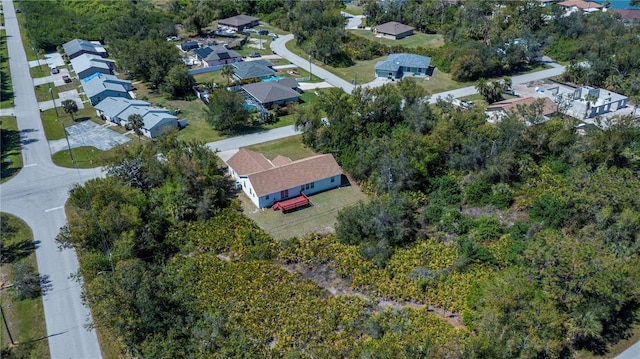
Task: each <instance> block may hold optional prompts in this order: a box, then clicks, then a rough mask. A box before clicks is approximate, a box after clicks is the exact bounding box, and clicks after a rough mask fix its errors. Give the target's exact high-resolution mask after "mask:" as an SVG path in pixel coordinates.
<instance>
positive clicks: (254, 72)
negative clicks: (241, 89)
mask: <svg viewBox="0 0 640 359" xmlns="http://www.w3.org/2000/svg"><path fill="white" fill-rule="evenodd" d="M231 66H233V78H234V79H236V80H244V79H253V78H259V79H266V78H269V77H272V76H273V75H274V74H275V73H276V72H275V70H273V64H272V63H271V62H269V61H268V60H255V61H247V62H236V63H234V64H232V65H231Z"/></svg>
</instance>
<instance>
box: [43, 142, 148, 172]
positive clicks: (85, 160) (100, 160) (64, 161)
mask: <svg viewBox="0 0 640 359" xmlns="http://www.w3.org/2000/svg"><path fill="white" fill-rule="evenodd" d="M136 141H137V140H136ZM109 151H111V150H109ZM109 151H102V150H99V149H97V148H95V147H93V146H83V147H76V148H72V149H71V152H72V153H73V158H74V159H75V161H76V163H75V164H74V163H73V161H72V160H71V155H70V154H69V150H64V151H60V152H56V153H54V154H53V155H52V156H51V159H52V160H53V163H55V164H56V165H58V166H60V167H67V168H76V167H78V168H94V167H99V166H103V165H105V159H106V156H107V155H108V152H109Z"/></svg>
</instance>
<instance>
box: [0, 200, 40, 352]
mask: <svg viewBox="0 0 640 359" xmlns="http://www.w3.org/2000/svg"><path fill="white" fill-rule="evenodd" d="M0 215H1V216H2V217H5V218H7V220H8V224H9V226H10V227H13V228H16V229H17V232H15V233H14V234H13V235H8V236H6V237H3V238H2V247H3V256H4V258H5V261H3V262H2V265H0V272H1V273H2V274H3V276H2V280H4V281H7V282H8V283H11V282H13V272H12V269H13V265H14V264H15V263H17V262H18V261H28V262H30V263H31V264H32V265H33V267H34V268H36V269H37V268H38V267H37V263H36V256H35V247H34V244H33V234H32V233H31V229H30V228H29V226H27V224H26V223H24V222H23V221H21V220H20V219H18V218H16V217H14V216H11V215H9V214H6V213H2V214H0ZM5 230H6V229H5V228H2V229H0V231H2V232H3V233H4V232H5ZM13 293H14V292H13V289H12V288H9V289H7V290H3V291H0V301H1V302H2V308H3V310H4V314H5V315H6V317H5V318H6V320H7V325H8V326H9V330H10V331H11V336H12V337H13V340H14V341H15V342H18V343H20V345H18V346H17V347H16V348H14V349H12V354H14V355H15V357H16V358H18V357H20V358H48V357H49V343H48V341H47V340H46V337H47V330H46V327H45V321H44V309H43V307H42V298H40V297H38V298H34V299H24V300H17V299H15V298H13ZM9 342H10V341H9V338H8V335H7V332H6V330H5V328H4V325H3V327H2V330H0V343H1V347H2V348H1V349H4V348H6V347H8V344H9ZM12 357H13V356H12Z"/></svg>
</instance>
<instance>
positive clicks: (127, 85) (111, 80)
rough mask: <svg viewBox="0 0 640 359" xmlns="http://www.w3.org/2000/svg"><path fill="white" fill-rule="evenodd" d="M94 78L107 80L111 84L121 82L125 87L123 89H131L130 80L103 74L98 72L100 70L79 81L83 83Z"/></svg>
mask: <svg viewBox="0 0 640 359" xmlns="http://www.w3.org/2000/svg"><path fill="white" fill-rule="evenodd" d="M94 78H99V79H102V82H109V83H113V84H121V85H122V86H123V87H124V88H125V90H127V91H133V84H131V81H129V80H123V79H120V78H118V77H117V76H116V75H109V74H103V73H100V72H96V73H95V74H93V75H91V76H89V77H85V78H84V79H82V80H81V81H80V82H81V83H82V84H84V83H86V82H89V81H91V80H93V79H94Z"/></svg>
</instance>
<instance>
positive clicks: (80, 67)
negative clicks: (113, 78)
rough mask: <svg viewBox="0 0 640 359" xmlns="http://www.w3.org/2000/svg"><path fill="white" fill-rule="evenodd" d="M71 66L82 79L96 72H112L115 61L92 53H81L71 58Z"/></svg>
mask: <svg viewBox="0 0 640 359" xmlns="http://www.w3.org/2000/svg"><path fill="white" fill-rule="evenodd" d="M71 66H73V71H75V72H76V74H77V75H78V78H79V79H81V80H82V79H84V78H86V77H89V76H91V75H93V74H95V73H98V72H99V73H103V74H112V73H113V69H114V68H115V67H116V62H115V61H113V60H110V59H105V58H103V57H100V56H97V55H93V54H82V55H79V56H76V57H74V58H73V59H71Z"/></svg>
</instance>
